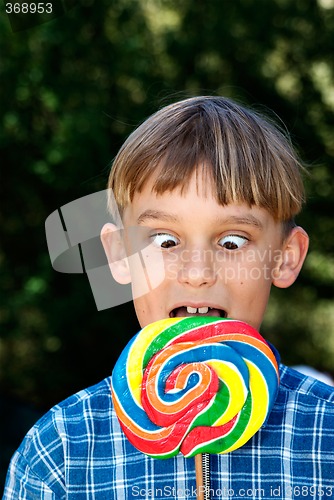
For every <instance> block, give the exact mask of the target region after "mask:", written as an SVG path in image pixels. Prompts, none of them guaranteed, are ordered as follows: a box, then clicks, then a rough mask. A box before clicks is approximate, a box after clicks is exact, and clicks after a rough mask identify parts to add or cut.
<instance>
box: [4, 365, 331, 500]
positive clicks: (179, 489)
mask: <svg viewBox="0 0 334 500" xmlns="http://www.w3.org/2000/svg"><path fill="white" fill-rule="evenodd" d="M210 467H211V474H210V480H211V486H210V487H211V491H210V493H211V499H212V500H214V499H222V498H226V499H230V498H241V497H243V498H253V499H257V498H259V499H260V498H261V499H268V500H269V499H270V500H273V499H274V498H284V499H289V498H298V499H301V498H312V499H315V498H322V499H326V498H334V389H333V388H331V387H329V386H327V385H325V384H322V383H321V382H318V381H315V380H314V379H312V378H309V377H305V376H303V375H301V374H299V373H297V372H295V371H294V370H291V369H289V368H287V367H285V366H281V384H280V389H279V393H278V396H277V400H276V402H275V405H274V408H273V410H272V412H271V414H270V417H269V419H268V421H267V424H266V426H265V427H263V428H262V429H261V430H260V431H259V432H258V433H257V434H256V435H255V436H254V437H253V438H252V439H251V440H250V441H249V442H248V443H247V444H245V445H244V446H243V447H242V448H239V449H238V450H235V451H233V452H232V453H228V454H225V455H211V456H210ZM147 498H152V499H161V498H165V499H167V498H178V499H181V498H186V499H196V481H195V466H194V459H193V458H188V459H185V458H184V457H183V455H178V456H176V457H174V458H170V459H167V460H157V459H152V458H150V457H147V456H145V455H143V454H142V453H140V452H139V451H137V450H136V449H135V448H133V446H132V445H131V444H130V443H129V442H128V440H127V439H126V438H125V437H124V435H123V433H122V431H121V429H120V426H119V424H118V421H117V417H116V415H115V412H114V410H113V406H112V400H111V392H110V378H107V379H105V380H103V381H102V382H101V383H99V384H97V385H96V386H94V387H91V388H89V389H86V390H84V391H81V392H79V393H78V394H76V395H74V396H71V397H70V398H68V399H67V400H65V401H64V402H62V403H61V404H59V405H57V406H56V407H54V408H53V409H52V410H50V411H49V412H48V413H47V414H46V415H45V416H44V417H43V418H42V419H41V420H39V422H37V424H36V425H35V426H34V427H33V428H32V429H31V431H30V432H29V433H28V434H27V436H26V437H25V439H24V441H23V442H22V444H21V446H20V448H19V449H18V451H17V452H16V453H15V454H14V456H13V458H12V461H11V465H10V469H9V471H8V476H7V483H6V488H5V494H4V499H5V500H24V499H27V500H35V499H36V500H37V499H43V500H51V499H52V500H55V499H69V500H93V499H94V500H102V499H105V500H113V499H117V500H120V499H147Z"/></svg>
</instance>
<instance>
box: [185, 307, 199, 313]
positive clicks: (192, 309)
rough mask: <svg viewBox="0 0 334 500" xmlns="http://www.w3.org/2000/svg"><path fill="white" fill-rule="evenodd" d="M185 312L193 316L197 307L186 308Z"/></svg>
mask: <svg viewBox="0 0 334 500" xmlns="http://www.w3.org/2000/svg"><path fill="white" fill-rule="evenodd" d="M187 312H188V313H190V314H195V313H197V307H190V306H187Z"/></svg>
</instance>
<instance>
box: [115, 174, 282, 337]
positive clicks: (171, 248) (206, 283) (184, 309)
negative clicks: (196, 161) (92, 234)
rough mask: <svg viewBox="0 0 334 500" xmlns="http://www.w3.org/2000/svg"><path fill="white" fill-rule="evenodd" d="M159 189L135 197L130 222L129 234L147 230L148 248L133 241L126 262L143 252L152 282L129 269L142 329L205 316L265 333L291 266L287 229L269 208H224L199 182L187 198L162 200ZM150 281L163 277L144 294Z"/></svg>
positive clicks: (166, 195) (174, 196)
mask: <svg viewBox="0 0 334 500" xmlns="http://www.w3.org/2000/svg"><path fill="white" fill-rule="evenodd" d="M152 185H153V181H152V182H149V183H147V185H146V186H145V189H144V190H143V191H142V192H141V193H137V194H136V195H135V197H134V200H133V203H132V204H131V205H130V206H128V207H127V208H126V209H125V212H124V218H123V222H124V227H125V229H126V228H130V227H134V226H140V227H141V228H142V229H143V231H142V230H140V232H139V233H138V234H139V235H140V236H138V237H139V239H140V240H141V241H139V242H138V241H136V242H133V241H131V238H127V239H126V251H127V255H131V254H134V253H136V250H138V245H139V246H140V248H144V251H143V252H142V254H143V256H144V258H143V259H142V262H143V261H145V265H146V271H147V273H146V274H145V272H144V273H143V272H142V269H141V270H139V267H138V262H137V263H136V264H135V265H132V264H131V259H130V261H129V262H130V271H131V282H132V287H133V290H134V306H135V309H136V313H137V317H138V320H139V323H140V325H141V327H144V326H146V325H147V324H149V323H152V322H153V321H157V320H160V319H164V318H168V317H178V316H180V317H181V316H189V315H194V314H196V315H199V314H203V315H214V316H222V317H229V318H233V319H238V320H242V321H245V322H247V323H249V324H250V325H252V326H253V327H254V328H256V329H259V327H260V325H261V322H262V319H263V315H264V312H265V309H266V305H267V302H268V298H269V293H270V288H271V285H272V283H273V281H274V280H275V278H276V277H277V276H278V275H279V272H280V271H279V268H280V266H282V262H283V261H284V259H285V257H284V242H283V239H282V226H281V224H280V223H277V222H275V220H274V219H273V217H272V216H271V215H270V214H269V213H268V212H267V211H266V210H265V209H262V208H258V207H249V206H248V205H245V204H229V205H227V206H221V205H219V204H218V203H217V201H216V200H215V198H214V197H213V196H212V195H210V191H212V190H210V185H209V184H207V183H206V184H203V182H202V181H201V180H200V179H199V178H198V179H196V177H195V176H193V177H192V179H191V180H190V182H189V186H188V189H187V190H186V191H185V192H184V193H183V194H181V192H180V190H179V189H176V190H174V191H173V192H166V193H164V194H163V195H157V194H155V193H154V192H152ZM138 237H137V240H138ZM136 247H137V248H136ZM147 275H148V276H151V277H152V276H153V277H156V284H155V285H154V286H153V287H152V289H151V290H150V291H148V292H147V293H145V294H141V291H143V290H145V287H147V282H146V278H145V277H144V276H147ZM153 281H154V280H153ZM151 284H152V280H151ZM278 286H285V285H278ZM286 286H288V285H286Z"/></svg>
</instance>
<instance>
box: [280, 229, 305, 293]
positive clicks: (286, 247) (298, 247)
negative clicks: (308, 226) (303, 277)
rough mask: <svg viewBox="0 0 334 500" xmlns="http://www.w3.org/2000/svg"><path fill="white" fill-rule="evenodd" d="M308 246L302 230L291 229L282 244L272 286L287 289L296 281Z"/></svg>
mask: <svg viewBox="0 0 334 500" xmlns="http://www.w3.org/2000/svg"><path fill="white" fill-rule="evenodd" d="M308 244H309V237H308V235H307V233H306V231H304V229H303V228H301V227H299V226H297V227H294V228H293V229H292V231H291V232H290V234H289V236H288V237H287V238H286V240H285V241H284V243H283V247H282V252H281V254H280V258H279V259H277V261H278V262H277V266H276V268H275V272H274V278H273V284H274V285H275V286H277V287H278V288H288V287H289V286H290V285H292V284H293V283H294V282H295V280H296V279H297V276H298V274H299V273H300V270H301V268H302V266H303V263H304V260H305V257H306V254H307V250H308Z"/></svg>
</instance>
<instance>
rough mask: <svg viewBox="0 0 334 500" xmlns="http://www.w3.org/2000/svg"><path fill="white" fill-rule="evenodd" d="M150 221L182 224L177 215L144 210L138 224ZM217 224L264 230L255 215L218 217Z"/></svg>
mask: <svg viewBox="0 0 334 500" xmlns="http://www.w3.org/2000/svg"><path fill="white" fill-rule="evenodd" d="M148 220H159V221H163V222H169V223H173V224H176V223H178V222H180V218H179V217H178V216H177V215H174V214H170V213H168V212H164V211H162V210H150V209H147V210H144V212H143V213H141V214H140V215H139V217H138V219H137V224H138V225H140V224H144V223H145V222H146V221H148ZM215 224H217V225H220V226H223V225H229V224H237V225H248V226H253V227H255V228H257V229H263V224H262V222H261V221H260V220H259V219H258V218H257V217H254V215H251V214H247V215H230V216H228V217H224V218H220V217H217V218H216V219H215Z"/></svg>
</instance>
